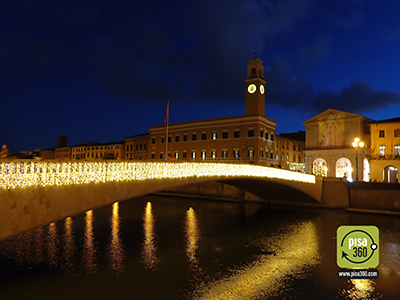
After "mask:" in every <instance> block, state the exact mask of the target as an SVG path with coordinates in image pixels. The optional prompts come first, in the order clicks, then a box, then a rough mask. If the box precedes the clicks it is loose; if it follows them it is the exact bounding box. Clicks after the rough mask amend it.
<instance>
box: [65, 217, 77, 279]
mask: <svg viewBox="0 0 400 300" xmlns="http://www.w3.org/2000/svg"><path fill="white" fill-rule="evenodd" d="M64 226H65V228H64V265H63V267H64V268H65V269H66V271H67V272H68V273H72V272H73V271H74V269H75V266H74V256H75V251H76V249H75V237H74V228H73V221H72V218H71V217H68V218H66V219H65V221H64Z"/></svg>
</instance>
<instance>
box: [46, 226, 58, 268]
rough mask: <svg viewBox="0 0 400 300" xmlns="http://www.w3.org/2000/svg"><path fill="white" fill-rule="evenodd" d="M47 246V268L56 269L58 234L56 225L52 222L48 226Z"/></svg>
mask: <svg viewBox="0 0 400 300" xmlns="http://www.w3.org/2000/svg"><path fill="white" fill-rule="evenodd" d="M48 229H49V233H48V240H47V241H48V244H47V247H48V248H47V261H48V263H49V266H50V267H52V268H56V267H57V266H58V252H59V248H58V242H59V241H58V233H57V226H56V223H54V222H52V223H50V224H49V225H48Z"/></svg>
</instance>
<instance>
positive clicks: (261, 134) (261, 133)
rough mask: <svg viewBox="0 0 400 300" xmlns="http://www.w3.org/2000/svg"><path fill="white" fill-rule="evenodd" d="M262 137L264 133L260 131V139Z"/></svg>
mask: <svg viewBox="0 0 400 300" xmlns="http://www.w3.org/2000/svg"><path fill="white" fill-rule="evenodd" d="M263 137H264V132H263V131H262V129H261V130H260V138H263Z"/></svg>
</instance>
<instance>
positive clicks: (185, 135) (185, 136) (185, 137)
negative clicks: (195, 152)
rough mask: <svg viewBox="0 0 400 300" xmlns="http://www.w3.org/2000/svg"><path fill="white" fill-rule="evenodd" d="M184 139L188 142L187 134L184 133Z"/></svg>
mask: <svg viewBox="0 0 400 300" xmlns="http://www.w3.org/2000/svg"><path fill="white" fill-rule="evenodd" d="M183 141H184V142H187V134H184V135H183Z"/></svg>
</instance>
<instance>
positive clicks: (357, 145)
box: [352, 138, 364, 181]
mask: <svg viewBox="0 0 400 300" xmlns="http://www.w3.org/2000/svg"><path fill="white" fill-rule="evenodd" d="M352 145H353V147H354V148H355V149H356V181H358V148H363V147H364V143H363V142H361V141H360V139H359V138H355V139H354V142H353V144H352Z"/></svg>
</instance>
